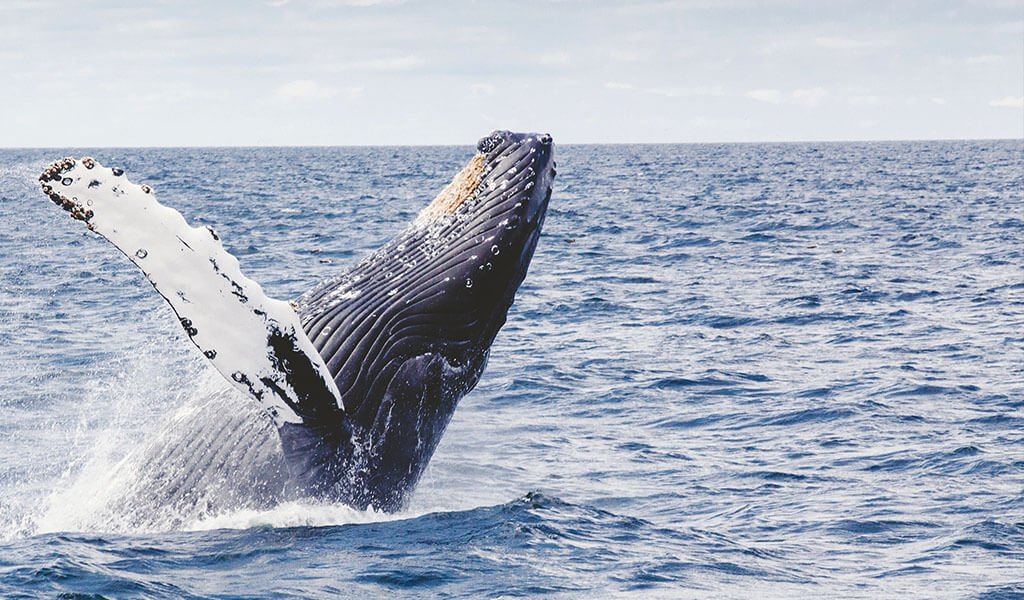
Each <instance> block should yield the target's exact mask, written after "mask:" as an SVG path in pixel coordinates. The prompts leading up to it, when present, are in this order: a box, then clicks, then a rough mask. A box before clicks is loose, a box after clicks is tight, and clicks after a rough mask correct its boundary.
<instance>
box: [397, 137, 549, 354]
mask: <svg viewBox="0 0 1024 600" xmlns="http://www.w3.org/2000/svg"><path fill="white" fill-rule="evenodd" d="M554 177H555V161H554V145H553V143H552V139H551V136H550V135H548V134H536V133H512V132H509V131H495V132H493V133H491V134H490V135H488V136H487V137H485V138H483V139H481V140H480V141H479V142H478V143H477V154H476V155H475V156H474V157H473V158H472V159H471V160H470V161H469V164H467V165H466V166H465V167H464V168H463V169H462V171H460V172H459V174H458V175H456V176H455V178H454V179H453V180H452V182H451V183H450V184H448V186H447V187H446V188H445V189H444V190H442V191H441V193H440V194H438V196H437V197H436V198H435V199H434V201H433V202H431V203H430V205H429V206H427V207H426V208H425V209H423V211H422V212H421V213H420V215H419V216H418V217H417V219H416V221H415V223H414V226H413V236H414V237H416V238H418V239H422V240H423V241H424V245H423V249H424V250H425V253H424V257H425V258H427V259H428V261H427V262H428V263H429V264H431V265H432V266H434V267H435V270H434V271H432V273H436V276H437V277H439V278H440V280H439V281H438V282H437V283H438V284H439V288H440V289H441V290H443V293H444V294H445V295H447V296H448V299H449V301H453V302H455V303H456V304H459V305H463V306H464V310H468V311H470V312H472V313H474V315H475V316H476V320H475V326H476V328H477V332H476V335H475V336H474V337H476V338H477V341H476V344H474V345H475V346H477V349H486V348H487V347H489V346H490V344H491V342H492V341H493V339H494V335H495V334H496V333H497V331H498V329H499V328H500V327H501V326H502V325H503V324H504V323H505V315H506V313H507V312H508V309H509V307H510V306H511V304H512V301H513V299H514V296H515V293H516V290H517V289H518V288H519V285H520V284H521V283H522V282H523V278H524V277H525V276H526V271H527V269H528V268H529V265H530V261H531V259H532V257H533V252H534V249H535V248H536V245H537V239H538V237H539V236H540V231H541V226H542V224H543V222H544V216H545V214H546V212H547V207H548V201H549V200H550V198H551V186H552V183H553V181H554ZM417 230H419V231H417ZM426 276H428V277H429V276H431V275H429V274H428V275H426Z"/></svg>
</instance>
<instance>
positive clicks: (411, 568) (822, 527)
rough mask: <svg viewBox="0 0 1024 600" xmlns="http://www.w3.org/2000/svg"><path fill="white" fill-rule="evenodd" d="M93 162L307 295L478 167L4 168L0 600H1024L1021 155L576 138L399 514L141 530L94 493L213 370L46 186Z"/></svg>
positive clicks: (375, 157)
mask: <svg viewBox="0 0 1024 600" xmlns="http://www.w3.org/2000/svg"><path fill="white" fill-rule="evenodd" d="M85 153H89V154H92V155H94V156H96V157H97V158H98V159H99V160H101V161H102V162H103V163H104V164H111V165H117V164H119V165H123V166H124V167H125V168H126V169H127V170H128V172H129V175H130V176H131V177H132V179H133V180H135V181H138V182H147V183H149V184H151V185H153V186H154V188H155V189H156V193H157V196H158V197H159V198H160V200H161V201H162V202H163V203H165V204H168V205H170V206H173V207H175V208H177V209H179V210H180V211H181V212H183V213H184V214H185V215H186V216H187V217H188V218H189V219H190V220H191V221H193V222H204V223H207V224H210V225H213V226H214V227H216V229H217V230H218V231H219V232H220V234H221V236H222V238H223V239H224V241H225V243H226V245H227V247H228V249H229V250H230V251H232V252H233V253H234V254H236V255H237V256H238V257H239V258H240V260H241V261H242V265H243V268H244V269H245V270H246V273H247V274H248V275H249V276H251V277H252V278H253V279H256V280H257V281H260V282H262V283H263V284H264V288H265V289H266V290H267V291H268V293H270V294H271V295H273V296H276V297H282V298H284V297H294V296H297V295H299V294H300V293H301V292H302V291H304V290H306V289H307V288H308V287H309V286H311V285H312V284H313V283H315V282H316V281H317V280H319V279H321V278H324V277H327V276H329V275H332V274H335V273H337V272H339V271H340V270H342V269H345V268H346V267H347V266H349V265H351V264H353V263H354V262H355V261H356V260H357V259H358V258H359V257H361V256H362V255H364V254H365V253H367V252H368V251H370V250H371V249H373V248H375V247H377V246H378V245H380V244H381V243H383V242H384V241H385V240H387V239H388V238H389V237H390V236H392V235H393V234H395V233H396V232H398V231H399V230H400V229H401V228H402V227H403V226H404V225H405V223H407V222H408V221H409V220H411V219H412V218H413V217H414V216H415V214H416V213H417V212H418V210H419V209H420V208H421V207H422V206H423V205H424V204H425V203H426V202H427V201H428V200H429V199H430V198H432V197H433V195H434V193H435V192H436V191H437V190H439V189H440V188H441V187H442V186H443V185H444V184H445V183H446V182H447V181H448V179H449V178H450V177H451V175H452V174H454V172H455V171H456V170H457V169H458V168H460V167H461V165H462V164H463V163H464V161H465V160H466V159H468V158H469V156H470V154H471V149H470V148H468V147H467V148H308V149H230V150H223V149H203V150H182V149H133V150H110V149H106V150H82V149H73V150H72V149H60V150H56V151H42V150H39V151H37V150H32V151H11V150H7V151H0V210H2V214H3V222H2V223H3V233H2V234H0V338H2V339H3V345H2V347H0V365H2V369H0V444H2V446H0V449H2V451H0V466H2V468H0V596H3V597H16V596H18V595H19V594H21V595H24V596H25V597H36V596H54V595H57V594H60V593H66V594H69V595H73V594H78V595H79V596H73V597H98V596H105V597H117V598H121V597H132V596H151V597H164V596H172V597H178V596H180V597H216V598H226V597H285V596H294V597H334V596H338V595H341V596H355V595H360V596H365V597H380V596H386V595H389V594H393V593H405V594H409V595H416V596H426V597H431V596H444V597H450V596H456V597H471V598H476V597H496V596H552V595H557V594H563V595H565V596H566V597H576V596H580V597H595V596H597V597H601V596H603V595H605V594H612V593H614V594H630V593H634V594H637V595H640V596H644V597H649V596H655V597H735V598H749V597H836V596H841V597H856V596H874V597H893V596H896V595H897V594H908V595H911V596H914V597H950V598H993V599H994V598H1008V597H1020V596H1021V595H1022V594H1024V142H1022V141H1002V142H988V141H984V142H925V143H870V144H784V145H757V144H751V145H676V146H572V147H562V148H560V149H559V153H560V156H559V158H558V162H559V175H558V179H557V181H556V189H555V193H554V196H553V199H552V202H551V207H550V210H549V214H548V218H547V222H546V226H545V227H546V230H545V235H544V236H543V237H542V239H541V242H540V245H539V248H538V251H537V255H536V258H535V259H534V263H533V266H532V268H531V271H530V275H529V277H528V278H527V280H526V283H525V284H524V285H523V287H522V289H521V290H520V293H519V297H518V300H517V303H516V306H515V307H514V308H513V310H512V312H511V314H510V317H509V323H508V325H507V326H506V327H505V329H504V330H503V331H502V333H501V334H500V335H499V336H498V340H497V342H496V344H495V346H494V349H493V353H492V356H491V360H490V365H489V367H488V370H487V371H486V373H485V375H484V378H483V380H482V381H481V383H480V385H479V387H478V388H477V390H476V391H475V392H473V393H472V394H470V395H469V396H468V397H467V398H466V399H465V400H463V402H462V404H461V405H460V407H459V409H458V411H457V412H456V415H455V418H454V420H453V422H452V424H451V426H450V427H449V430H448V432H447V434H446V436H445V438H444V440H443V441H442V443H441V446H440V447H439V449H438V451H437V454H436V456H435V458H434V460H433V462H432V463H431V466H430V468H429V470H428V472H427V474H426V476H425V477H424V480H423V482H422V484H421V486H420V488H419V489H418V491H417V493H416V496H415V498H414V501H413V503H412V506H410V508H409V509H408V511H406V512H405V513H402V514H400V515H397V516H384V515H376V514H368V513H356V512H355V511H350V510H348V509H345V508H344V507H324V506H304V505H301V504H293V505H287V506H281V507H277V508H275V509H273V510H269V511H264V512H245V513H242V512H239V513H237V514H224V515H210V516H209V518H204V519H200V520H198V521H196V522H192V523H188V524H186V525H181V524H180V523H179V524H177V525H176V526H174V527H171V526H169V525H168V526H166V527H160V526H159V523H158V525H157V526H156V527H153V526H147V527H139V528H138V529H135V530H133V529H132V528H131V527H130V526H125V525H124V523H117V524H116V525H115V523H116V522H115V521H113V520H111V519H110V518H109V514H110V513H111V511H116V509H117V507H112V506H104V505H103V500H102V497H103V494H102V492H103V490H102V489H98V488H101V487H102V485H104V484H102V483H97V482H102V481H104V479H103V475H104V474H105V473H107V472H109V471H110V470H111V469H113V468H114V465H116V464H117V462H118V461H119V460H120V459H122V458H123V457H125V456H126V455H127V454H128V453H129V452H130V450H131V449H133V448H135V447H138V446H141V445H144V444H145V443H147V441H151V440H152V439H154V438H155V436H156V435H157V434H159V433H160V432H161V429H162V428H164V427H166V426H167V425H166V423H167V419H168V418H169V417H170V415H172V414H173V413H175V411H176V410H178V408H179V407H180V406H182V405H188V403H189V402H190V401H192V400H194V397H195V396H196V394H198V393H199V392H197V389H198V388H199V387H200V386H199V384H198V380H199V379H200V377H201V376H202V375H203V374H204V372H205V371H206V367H205V366H204V365H202V364H201V363H200V361H199V359H197V358H196V357H195V356H193V354H194V353H193V351H192V348H191V347H190V346H189V345H188V344H187V343H186V341H185V340H183V339H182V334H181V332H180V328H179V327H178V326H177V325H176V324H175V323H174V320H173V318H172V317H171V314H170V310H169V309H168V308H167V307H166V306H165V305H164V304H163V302H162V301H161V300H160V299H159V297H157V295H156V294H155V293H154V292H153V291H152V289H151V288H150V286H149V285H148V284H147V283H146V282H145V280H144V279H143V277H142V275H141V274H140V273H138V272H137V271H136V270H135V269H134V268H133V267H132V266H131V265H129V264H128V262H127V261H126V260H124V258H123V257H122V256H121V255H120V254H118V253H117V251H116V250H114V249H113V248H112V247H110V246H109V245H108V244H106V243H104V242H103V241H102V240H99V239H98V238H96V237H95V236H94V235H92V234H90V233H88V232H87V231H86V230H85V229H84V228H83V227H82V226H81V224H80V223H77V222H73V221H71V220H70V219H68V218H67V216H66V215H65V214H64V213H63V212H61V211H60V210H58V209H57V208H55V207H54V206H52V205H51V204H50V203H49V202H48V201H47V200H46V198H44V197H43V196H42V194H41V193H39V192H38V189H37V184H36V182H35V178H36V176H37V175H38V173H39V171H40V170H41V169H42V168H43V167H44V166H45V164H46V163H47V162H49V161H51V160H53V159H55V158H59V157H60V156H62V155H64V154H76V155H81V154H85ZM160 510H162V509H161V508H160V507H159V506H156V507H154V511H157V512H158V513H159V511H160ZM167 510H169V509H167ZM172 522H173V521H172V520H171V519H170V518H169V517H168V520H167V521H166V523H168V524H169V523H172ZM91 595H96V596H91ZM69 597H71V596H69Z"/></svg>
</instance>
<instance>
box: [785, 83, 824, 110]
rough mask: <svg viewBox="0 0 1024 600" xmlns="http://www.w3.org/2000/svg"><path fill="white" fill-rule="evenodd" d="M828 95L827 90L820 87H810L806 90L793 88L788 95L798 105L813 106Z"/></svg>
mask: <svg viewBox="0 0 1024 600" xmlns="http://www.w3.org/2000/svg"><path fill="white" fill-rule="evenodd" d="M825 96H828V90H826V89H825V88H821V87H816V88H811V89H808V90H793V93H792V94H790V97H791V98H793V102H795V103H796V104H799V105H800V106H808V107H813V106H817V105H818V104H820V103H821V101H822V100H824V99H825Z"/></svg>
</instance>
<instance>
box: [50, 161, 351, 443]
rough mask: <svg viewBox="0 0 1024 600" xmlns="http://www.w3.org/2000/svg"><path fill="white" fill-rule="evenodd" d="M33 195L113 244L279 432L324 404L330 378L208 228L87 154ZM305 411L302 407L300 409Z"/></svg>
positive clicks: (280, 308) (281, 308)
mask: <svg viewBox="0 0 1024 600" xmlns="http://www.w3.org/2000/svg"><path fill="white" fill-rule="evenodd" d="M40 181H41V182H42V186H43V192H44V193H46V194H47V195H48V196H49V197H50V199H51V200H53V202H54V203H55V204H57V205H59V206H61V207H62V208H64V209H65V210H67V211H68V212H70V213H71V215H72V216H73V217H75V218H76V219H80V220H83V221H85V222H86V223H87V225H88V227H89V229H91V230H92V231H95V232H96V233H98V234H100V235H101V236H103V237H104V238H106V239H107V240H108V241H109V242H110V243H112V244H113V245H114V246H116V247H117V248H118V250H120V251H121V252H123V253H124V254H125V256H127V257H128V259H129V260H131V261H132V262H133V263H134V264H135V265H136V266H137V267H139V268H140V269H141V270H142V272H143V273H145V275H146V277H147V278H148V279H149V281H150V283H152V284H153V287H155V288H156V290H157V291H158V292H159V293H160V295H161V296H163V297H164V299H166V300H167V302H168V303H169V304H170V305H171V308H172V309H174V312H175V313H176V314H177V316H178V319H179V322H180V323H181V325H182V327H183V328H184V329H185V332H186V333H187V334H188V336H189V339H191V340H192V343H193V344H195V345H196V346H197V347H198V348H199V350H200V351H201V352H202V353H203V355H204V356H205V357H206V358H207V359H208V360H209V361H210V362H211V363H213V366H214V367H216V369H217V370H218V371H220V373H221V374H222V375H224V377H226V378H227V379H228V380H229V381H230V382H231V383H232V384H233V385H234V386H235V387H237V388H238V389H240V390H242V391H243V392H245V393H246V394H249V395H250V396H252V397H253V398H255V399H256V401H257V402H259V403H260V405H261V406H262V407H263V408H264V409H265V410H266V411H267V412H268V413H269V414H270V416H271V417H272V418H273V419H274V422H275V423H276V424H277V425H278V426H279V427H280V426H281V425H282V424H284V423H301V422H302V421H303V415H304V414H308V412H309V411H313V410H316V407H317V406H323V405H324V404H326V403H328V402H329V403H331V404H333V405H336V406H337V407H338V408H341V409H342V410H344V407H343V406H342V405H341V401H340V394H339V393H338V389H337V387H336V386H335V384H334V378H333V377H331V374H330V371H329V370H328V369H327V366H326V365H325V364H324V361H323V359H322V358H321V357H320V354H319V353H318V352H317V350H316V348H314V346H313V344H312V342H310V340H309V338H307V337H306V334H305V332H304V331H303V329H302V325H301V324H300V322H299V318H298V315H296V314H295V311H294V310H293V309H292V307H291V305H290V304H289V303H287V302H284V301H281V300H274V299H273V298H269V297H267V296H266V295H265V294H264V293H263V290H262V289H261V288H260V285H259V284H258V283H256V282H255V281H252V280H251V279H248V278H247V277H245V276H244V275H243V274H242V272H241V271H240V270H239V265H238V260H237V259H236V258H235V257H234V256H232V255H231V254H229V253H228V252H227V251H225V250H224V247H223V246H222V245H221V243H220V238H219V237H217V234H216V233H214V231H213V229H210V228H199V227H191V226H189V225H188V223H186V222H185V219H184V217H182V216H181V214H180V213H178V212H177V211H176V210H174V209H172V208H168V207H166V206H163V205H161V204H160V203H159V202H157V201H156V198H154V197H153V193H152V190H151V189H150V188H149V186H145V185H141V186H140V185H136V184H133V183H131V182H129V181H128V179H127V178H126V177H125V176H124V172H123V171H121V170H120V169H108V168H104V167H102V166H101V165H100V164H99V163H97V162H96V161H94V160H92V159H90V158H84V159H82V160H81V161H78V162H76V161H74V160H73V159H64V160H63V161H61V162H58V163H55V164H54V165H53V166H51V167H50V168H49V169H47V171H46V172H44V173H43V175H42V176H41V177H40ZM305 407H308V411H307V410H303V408H305Z"/></svg>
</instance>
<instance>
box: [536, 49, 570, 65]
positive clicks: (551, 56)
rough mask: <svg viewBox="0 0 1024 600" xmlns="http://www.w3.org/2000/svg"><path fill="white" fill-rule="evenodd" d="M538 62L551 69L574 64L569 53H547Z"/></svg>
mask: <svg viewBox="0 0 1024 600" xmlns="http://www.w3.org/2000/svg"><path fill="white" fill-rule="evenodd" d="M537 62H539V63H540V64H542V65H547V66H549V67H564V66H567V65H568V64H569V63H571V62H572V57H570V56H569V53H568V52H564V51H558V52H547V53H545V54H541V55H540V58H538V59H537Z"/></svg>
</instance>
